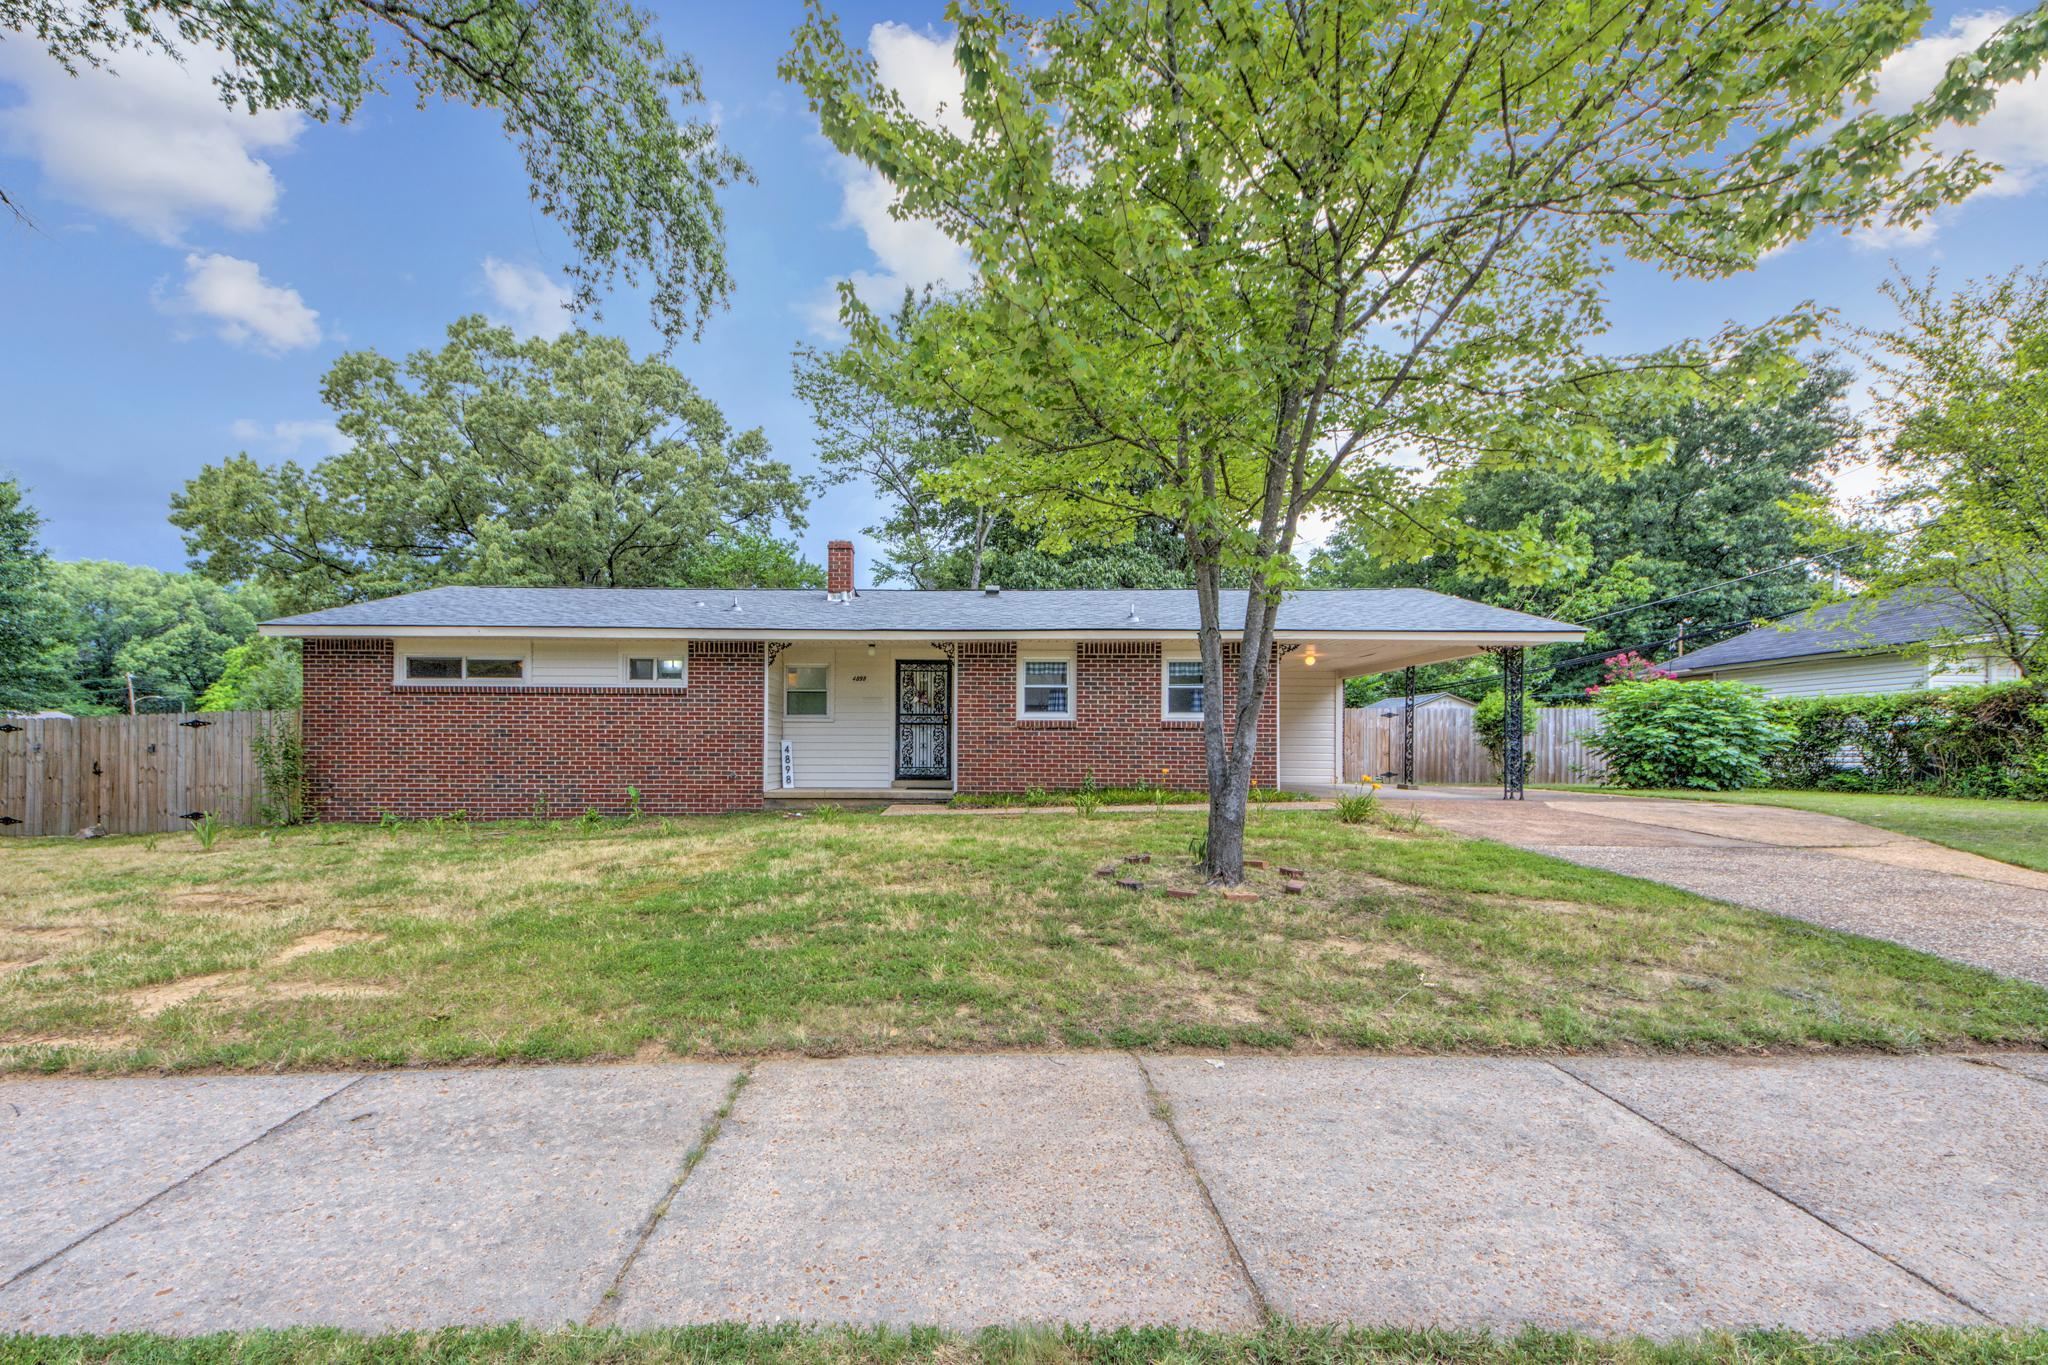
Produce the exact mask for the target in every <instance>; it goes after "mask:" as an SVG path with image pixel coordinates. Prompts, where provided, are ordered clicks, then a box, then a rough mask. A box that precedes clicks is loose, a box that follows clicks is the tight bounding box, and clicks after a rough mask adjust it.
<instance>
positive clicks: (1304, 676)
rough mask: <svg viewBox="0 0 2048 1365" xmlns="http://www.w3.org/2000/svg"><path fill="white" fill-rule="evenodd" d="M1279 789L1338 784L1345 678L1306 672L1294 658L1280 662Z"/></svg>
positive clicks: (1320, 670)
mask: <svg viewBox="0 0 2048 1365" xmlns="http://www.w3.org/2000/svg"><path fill="white" fill-rule="evenodd" d="M1276 681H1277V682H1278V684H1279V687H1280V699H1279V717H1280V749H1279V760H1280V785H1281V786H1282V787H1307V786H1321V785H1323V784H1325V783H1329V782H1335V781H1338V780H1339V777H1340V774H1339V773H1338V772H1337V760H1338V757H1339V754H1340V751H1341V750H1342V748H1343V744H1344V728H1343V727H1344V680H1343V679H1342V678H1340V677H1338V676H1337V675H1336V673H1334V672H1333V671H1331V670H1330V669H1328V668H1309V667H1307V666H1306V665H1304V664H1303V663H1302V662H1301V656H1300V655H1299V654H1290V655H1288V656H1287V657H1286V658H1284V659H1282V660H1281V661H1280V671H1279V674H1278V677H1277V678H1276Z"/></svg>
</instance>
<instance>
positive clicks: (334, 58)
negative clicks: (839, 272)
mask: <svg viewBox="0 0 2048 1365" xmlns="http://www.w3.org/2000/svg"><path fill="white" fill-rule="evenodd" d="M10 29H11V30H17V31H18V32H19V33H21V34H22V35H24V36H26V37H28V38H29V39H31V40H33V41H36V42H40V43H41V44H42V45H43V46H44V47H46V48H47V49H48V50H49V52H50V54H51V55H52V56H53V57H55V58H56V59H57V60H58V61H60V62H62V63H63V64H64V65H65V66H66V67H67V68H68V69H70V70H73V71H76V70H77V69H79V68H80V67H84V66H93V67H106V68H110V69H113V70H115V71H118V70H119V68H120V61H121V57H122V55H123V54H125V53H134V52H155V53H163V54H167V55H169V56H172V57H175V58H178V59H181V60H182V59H185V58H186V57H188V56H190V55H192V54H194V53H202V52H203V53H213V52H217V53H219V54H221V56H222V58H223V64H222V67H221V70H220V72H219V74H218V75H217V76H216V77H215V79H214V84H215V85H216V87H217V88H218V89H219V91H220V96H221V99H222V100H223V101H224V102H225V103H227V104H228V105H230V106H241V107H243V108H246V109H248V110H250V111H252V112H253V111H256V110H263V109H294V110H298V111H299V112H301V113H304V114H307V115H309V116H311V117H312V118H315V119H319V120H322V121H325V120H329V119H332V120H337V121H344V122H345V121H347V120H348V119H350V118H352V117H354V115H355V114H356V113H357V111H358V110H359V109H360V108H361V107H362V105H363V103H364V101H365V100H367V99H369V98H370V97H372V96H374V95H378V94H381V93H383V92H384V88H385V82H386V80H388V79H389V78H390V77H391V76H393V75H396V76H398V77H399V78H401V79H402V80H403V81H404V82H405V83H406V84H407V85H409V86H410V87H411V90H412V92H413V93H414V94H415V95H416V96H417V98H418V100H419V102H420V103H422V104H424V103H425V102H426V101H428V100H430V99H444V100H450V101H453V102H456V103H459V104H467V105H471V106H474V107H476V108H479V109H487V110H490V111H492V112H494V113H496V114H497V115H498V116H499V117H500V118H501V119H502V120H503V123H504V127H505V133H506V135H507V136H508V137H509V138H511V139H512V141H513V142H514V144H515V145H516V146H517V147H518V148H519V153H520V156H521V157H522V158H523V160H524V161H525V165H526V174H527V178H528V181H529V183H530V185H531V190H532V197H533V201H534V203H536V204H538V205H539V206H540V209H541V211H542V212H543V213H545V214H547V215H548V216H549V217H550V218H553V219H554V220H555V221H556V222H557V223H559V224H560V225H561V227H562V229H563V230H564V231H565V232H566V233H567V234H568V236H569V239H570V241H571V243H572V244H573V245H574V247H575V250H576V253H577V257H578V259H577V260H576V261H575V262H574V263H572V264H571V265H569V266H568V267H567V271H568V274H569V276H570V278H571V280H572V281H573V282H574V284H575V289H576V296H577V301H578V302H579V304H581V305H583V306H586V307H587V306H591V305H594V304H595V303H596V301H597V298H598V295H599V293H600V292H601V291H602V290H603V289H604V288H605V287H607V286H608V285H609V284H610V283H611V282H612V281H613V280H614V279H617V278H620V277H623V278H624V279H626V280H627V281H629V282H633V283H638V282H640V281H642V280H644V281H645V282H646V284H647V286H648V289H649V294H650V298H651V302H650V308H651V310H652V314H653V320H654V323H655V326H656V327H657V328H659V329H660V331H661V332H662V333H663V334H664V335H666V336H669V337H676V336H679V335H682V334H683V333H686V332H690V331H693V330H695V329H698V328H701V326H702V325H703V322H704V319H705V317H706V316H707V315H708V313H709V312H710V310H711V309H712V308H714V307H716V306H717V305H718V304H719V303H720V302H721V301H723V300H724V299H725V297H726V296H727V295H728V294H729V293H730V292H731V290H732V277H731V275H730V274H729V273H728V272H727V269H726V261H725V242H724V217H723V214H722V213H721V211H720V209H719V205H718V199H717V192H718V191H719V190H720V189H721V188H723V187H725V186H728V185H730V184H732V183H733V182H735V181H736V180H741V179H744V178H746V177H747V175H748V171H747V167H746V165H745V163H744V162H743V161H741V160H740V158H739V157H737V156H735V155H734V154H733V153H731V152H730V151H727V150H726V149H724V148H723V147H721V146H720V145H719V143H718V136H717V133H718V130H717V127H716V125H715V124H714V123H713V122H712V121H711V120H709V119H706V118H701V117H698V118H684V117H681V116H679V115H678V112H677V110H678V108H680V107H687V106H691V105H697V104H701V103H702V101H703V89H702V85H701V82H700V79H699V75H698V71H697V67H696V64H695V63H694V62H693V61H692V60H691V59H690V58H689V57H687V56H681V55H676V54H672V53H670V52H668V51H667V50H666V49H665V48H664V47H663V45H662V42H661V39H660V38H659V37H657V36H656V34H655V32H654V21H653V17H652V16H651V15H649V14H647V13H646V12H645V11H642V10H639V9H636V8H634V7H633V6H631V5H630V4H625V3H620V0H405V2H404V3H399V0H328V2H327V3H322V4H312V5H307V4H296V3H290V0H151V3H142V2H141V0H0V30H10ZM0 205H6V206H8V207H12V208H15V209H16V211H17V212H20V211H21V210H20V205H19V203H18V201H17V200H15V199H10V198H9V197H8V195H7V193H6V190H5V187H4V186H0Z"/></svg>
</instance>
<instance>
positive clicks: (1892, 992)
mask: <svg viewBox="0 0 2048 1365" xmlns="http://www.w3.org/2000/svg"><path fill="white" fill-rule="evenodd" d="M1201 827H1202V817H1201V813H1200V812H1199V811H1191V810H1173V809H1168V810H1166V811H1164V812H1160V813H1154V812H1151V811H1146V812H1143V813H1139V814H1122V815H1119V814H1109V813H1104V814H1100V815H1097V816H1095V817H1093V818H1084V817H1081V816H1077V815H1074V814H1070V813H1029V812H1026V813H1017V814H1003V815H988V816H969V815H949V814H945V813H943V812H940V813H931V814H924V815H916V816H893V817H892V816H883V815H866V814H856V813H851V812H838V813H836V814H834V815H833V816H831V817H830V818H819V817H816V816H814V817H813V818H811V819H807V820H784V819H779V818H776V817H773V816H734V817H721V818H707V819H696V820H679V821H663V822H652V821H650V822H643V823H640V824H636V825H633V826H630V827H624V826H620V825H618V824H614V823H600V824H598V825H597V826H595V827H585V826H584V825H583V824H582V823H581V822H570V823H568V824H565V825H556V826H534V825H529V824H516V825H508V826H478V827H469V826H464V825H460V824H442V825H415V826H407V827H404V828H399V829H378V828H365V827H342V826H319V827H314V828H310V829H302V830H294V831H290V832H287V833H284V834H281V835H278V836H276V837H274V838H273V837H270V836H267V835H265V834H263V833H261V832H257V831H246V830H243V831H234V832H231V833H228V834H227V835H225V836H224V837H223V838H222V839H221V840H220V841H219V843H218V844H217V845H216V846H215V847H214V848H213V849H211V850H210V851H208V850H202V849H201V848H200V847H199V845H198V844H197V843H196V842H195V841H193V840H191V839H179V838H171V837H164V838H160V839H159V838H134V837H129V838H113V839H100V840H93V841H89V842H80V841H75V840H23V841H18V842H16V841H10V843H9V845H8V847H7V850H6V854H5V856H6V859H7V863H8V869H7V870H8V876H7V877H6V878H5V879H4V880H0V1066H4V1067H12V1068H17V1069H19V1068H29V1069H48V1070H58V1069H74V1070H82V1071H118V1070H148V1069H162V1070H176V1069H184V1068H192V1067H225V1068H248V1069H266V1070H267V1069H273V1068H280V1067H332V1066H359V1065H370V1066H375V1065H397V1064H406V1063H450V1062H459V1061H492V1060H534V1061H538V1060H574V1059H586V1058H602V1057H620V1056H634V1055H642V1056H659V1055H663V1054H664V1053H665V1052H666V1053H673V1054H680V1055H690V1056H752V1055H762V1054H775V1053H805V1054H811V1055H838V1054H845V1053H873V1052H893V1051H912V1050H932V1049H938V1050H946V1049H975V1048H989V1047H1009V1048H1059V1047H1117V1048H1125V1047H1144V1048H1164V1047H1199V1048H1223V1047H1252V1048H1270V1049H1293V1050H1300V1051H1338V1050H1349V1049H1369V1050H1402V1051H1425V1052H1437V1051H1518V1050H1530V1049H1560V1048H1570V1049H1589V1048H1635V1049H1647V1050H1695V1051H1730V1050H1758V1049H1779V1050H1783V1049H1801V1048H1827V1047H1869V1048H1883V1049H1894V1050H1911V1049H1919V1048H1929V1047H1945V1046H1953V1045H1960V1044H1966V1043H2009V1044H2033V1043H2041V1042H2043V1041H2044V1040H2048V991H2044V990H2042V989H2041V988H2039V987H2035V986H2031V985H2026V984H2023V983H2020V982H2015V981H2011V980H2006V979H2003V978H2000V977H1996V976H1993V975H1991V974H1989V973H1986V972H1982V971H1979V970H1976V969H1973V968H1969V967H1964V966H1960V965H1956V964H1953V963H1948V962H1944V961H1942V960H1939V959H1936V958H1933V957H1929V956H1927V955H1925V954H1921V953H1916V952H1912V951H1910V950H1908V949H1904V948H1900V947H1897V946H1895V945H1892V944H1887V943H1879V942H1874V941H1870V940H1864V939H1857V938H1854V937H1850V936H1846V935H1843V934H1839V933H1834V932H1831V931H1828V930H1824V929H1820V928H1818V927H1815V926H1812V925H1808V924H1804V923H1801V922H1799V921H1794V920H1787V919H1781V918H1778V917H1775V916H1771V915H1766V914H1762V913H1759V912H1755V911H1750V910H1743V909H1738V908H1735V907H1731V906H1726V905H1720V904H1716V903H1713V902H1709V901H1705V900H1702V899H1700V898H1698V897H1696V896H1692V895H1689V894H1687V893H1685V892H1682V891H1678V890H1675V889H1673V888H1670V887H1666V886H1661V885H1657V884H1655V883H1650V882H1642V881H1636V880H1633V879H1630V878H1627V877H1622V876H1617V875H1614V874H1610V873H1605V872H1599V871H1594V870H1590V869H1585V868H1579V867H1575V866H1572V865H1570V864H1567V863H1563V862H1559V861H1556V860H1553V859H1550V858H1546V857H1543V856H1541V855H1538V854H1533V853H1527V852H1523V851H1521V850H1518V849H1513V848H1509V847H1506V846H1505V845H1501V844H1494V843H1488V842H1483V841H1472V840H1464V839H1460V838H1457V837H1454V836H1451V835H1447V834H1441V833H1437V832H1434V831H1431V830H1428V829H1405V828H1394V829H1390V828H1387V827H1385V826H1384V825H1381V824H1368V825H1346V824H1342V823H1340V822H1339V821H1338V820H1337V819H1336V818H1335V816H1334V815H1333V814H1332V813H1331V812H1328V811H1316V810H1307V809H1299V808H1289V807H1284V806H1275V807H1270V808H1261V809H1258V810H1255V811H1254V813H1253V815H1252V822H1251V827H1250V834H1249V839H1248V847H1249V852H1250V853H1251V854H1252V855H1253V856H1255V857H1263V858H1266V859H1268V860H1269V861H1270V862H1271V863H1272V864H1273V865H1274V867H1273V868H1272V869H1268V870H1262V871H1258V872H1255V873H1253V874H1252V878H1251V882H1250V885H1251V887H1252V888H1253V889H1254V890H1257V891H1259V892H1260V893H1261V894H1260V896H1259V898H1258V899H1256V900H1253V901H1251V902H1249V903H1239V902H1234V901H1227V900H1225V899H1223V898H1222V897H1221V896H1220V895H1218V894H1217V893H1216V892H1214V891H1213V890H1208V889H1201V890H1198V892H1197V894H1196V895H1194V896H1193V897H1192V898H1190V899H1184V900H1177V899H1169V898H1167V897H1166V896H1165V895H1164V894H1162V890H1161V889H1162V888H1163V887H1165V886H1167V885H1169V884H1170V885H1174V886H1177V887H1181V888H1187V889H1194V888H1199V887H1200V881H1199V878H1198V876H1197V874H1196V873H1195V872H1194V870H1193V868H1192V866H1191V865H1190V863H1189V859H1188V847H1189V843H1190V840H1191V839H1192V838H1193V837H1194V836H1195V835H1196V834H1197V833H1198V832H1199V830H1200V829H1201ZM1137 853H1149V854H1151V855H1152V861H1151V862H1150V863H1149V864H1143V865H1135V867H1134V865H1128V864H1124V863H1122V862H1120V861H1119V860H1120V859H1122V858H1123V857H1124V856H1125V855H1129V854H1137ZM1281 866H1300V867H1305V868H1307V869H1308V870H1309V876H1308V879H1307V881H1308V888H1309V891H1308V894H1306V895H1300V896H1289V895H1282V894H1280V886H1279V880H1280V878H1279V876H1278V873H1277V868H1278V867H1281ZM1101 868H1114V869H1116V870H1118V871H1119V872H1122V871H1128V870H1133V869H1134V870H1136V871H1137V872H1138V873H1139V874H1140V875H1141V876H1142V877H1143V878H1144V879H1145V881H1146V883H1147V886H1146V889H1145V890H1143V891H1139V892H1133V891H1129V890H1126V889H1124V888H1122V887H1119V886H1118V885H1116V884H1115V883H1114V881H1112V880H1108V879H1105V878H1102V877H1098V876H1096V875H1094V873H1095V872H1096V871H1097V870H1098V869H1101Z"/></svg>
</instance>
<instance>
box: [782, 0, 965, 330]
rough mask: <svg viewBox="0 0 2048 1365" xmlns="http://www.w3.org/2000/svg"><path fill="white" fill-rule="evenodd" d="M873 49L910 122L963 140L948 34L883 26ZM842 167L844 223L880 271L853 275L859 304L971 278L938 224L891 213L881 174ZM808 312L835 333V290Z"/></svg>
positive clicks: (880, 304)
mask: <svg viewBox="0 0 2048 1365" xmlns="http://www.w3.org/2000/svg"><path fill="white" fill-rule="evenodd" d="M868 51H869V53H870V54H871V55H872V56H873V57H874V59H875V71H876V74H877V75H878V76H880V77H881V79H882V82H883V83H884V84H885V85H888V86H889V87H890V88H891V89H893V90H895V92H896V93H897V95H898V96H899V97H901V99H902V100H903V106H904V108H905V109H906V110H908V111H909V113H910V114H911V116H912V117H913V118H916V119H919V120H921V121H922V122H925V123H929V124H932V125H933V126H934V127H938V128H943V129H945V130H946V131H948V132H950V133H953V134H956V135H960V136H964V135H966V133H967V132H968V123H967V120H966V118H965V116H964V115H963V114H962V113H961V112H960V102H961V100H962V98H963V96H964V94H965V91H966V82H965V78H964V77H963V76H962V75H961V73H960V68H959V67H957V66H955V65H954V64H953V40H952V38H951V37H950V36H942V35H939V34H931V33H920V32H918V31H917V30H916V29H913V28H909V27H907V26H905V25H903V24H892V23H880V24H876V25H875V26H874V27H873V28H871V29H869V30H868ZM839 169H840V213H839V225H840V226H841V227H850V228H859V229H860V231H861V234H862V236H864V237H865V238H866V239H867V244H868V250H869V251H871V252H873V253H874V257H875V262H876V264H877V266H878V267H879V268H878V269H875V270H856V271H854V272H853V273H852V274H851V275H850V276H849V277H848V279H849V280H850V281H851V283H852V284H853V288H854V292H855V293H856V294H858V295H859V296H860V298H861V300H862V302H864V303H866V304H867V305H868V306H869V307H871V308H875V309H887V308H893V307H894V306H895V305H896V303H897V301H898V300H899V299H900V298H901V297H902V295H903V291H904V290H905V289H919V288H922V287H924V286H925V285H927V284H950V285H953V286H956V287H958V286H962V285H965V284H967V283H968V282H969V281H970V280H972V279H973V277H974V267H973V262H972V261H971V260H970V259H969V257H968V255H967V252H966V250H965V249H964V248H962V247H961V245H960V244H959V243H958V242H956V241H954V240H953V239H952V238H950V237H948V236H947V235H946V234H945V233H944V232H942V231H941V230H940V229H939V227H938V226H937V225H936V224H934V223H931V222H929V221H926V220H924V219H918V218H898V217H897V216H895V214H893V213H892V212H890V208H891V205H893V204H894V203H895V200H896V192H895V190H894V188H893V187H892V186H891V185H890V184H889V182H888V181H887V180H885V179H884V178H883V177H882V176H881V175H880V174H879V173H878V172H876V171H873V170H870V169H869V168H867V167H865V166H862V165H860V164H859V163H857V162H855V161H853V160H851V159H850V158H842V159H841V161H840V168H839ZM808 312H809V317H810V324H811V330H812V331H814V332H816V333H818V334H819V335H820V336H826V337H830V336H834V335H837V334H838V332H839V295H838V291H837V289H836V287H832V288H827V289H825V290H824V291H822V292H821V294H820V296H819V297H818V298H817V299H816V300H815V301H814V302H813V303H812V305H811V307H810V309H809V310H808Z"/></svg>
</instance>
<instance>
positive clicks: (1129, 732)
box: [954, 640, 1279, 792]
mask: <svg viewBox="0 0 2048 1365" xmlns="http://www.w3.org/2000/svg"><path fill="white" fill-rule="evenodd" d="M1224 665H1225V682H1224V696H1223V703H1224V706H1225V707H1226V708H1230V707H1235V706H1236V704H1237V683H1236V676H1237V646H1235V645H1232V644H1226V645H1225V646H1224ZM954 667H956V668H957V669H958V670H959V673H960V676H959V681H958V684H957V691H958V698H959V699H958V702H957V710H958V714H957V716H956V718H955V721H954V723H955V724H956V725H957V726H958V727H959V739H958V747H959V761H958V768H959V772H958V783H957V785H958V786H959V788H960V790H961V791H963V792H1021V791H1026V790H1028V789H1030V788H1032V787H1043V788H1045V789H1046V790H1047V791H1059V790H1063V789H1072V788H1076V787H1079V786H1081V785H1082V784H1083V783H1085V782H1086V781H1087V780H1088V778H1089V777H1091V776H1092V777H1093V778H1094V779H1095V781H1096V783H1097V784H1098V785H1100V786H1104V787H1112V786H1139V785H1150V784H1153V783H1163V785H1165V786H1168V787H1173V788H1178V789H1187V790H1200V789H1202V788H1204V787H1206V786H1208V772H1207V764H1206V760H1205V759H1204V757H1203V751H1202V726H1201V722H1199V721H1192V722H1190V721H1166V720H1161V719H1160V715H1159V713H1160V707H1161V701H1162V698H1161V692H1160V689H1161V678H1160V669H1161V655H1160V647H1159V645H1158V644H1157V643H1155V642H1151V641H1126V640H1117V641H1098V642H1094V643H1090V642H1088V641H1082V642H1081V643H1080V644H1079V645H1078V646H1077V647H1076V657H1075V661H1074V718H1073V719H1072V720H1070V721H1045V720H1019V719H1017V646H1016V645H1015V644H1013V643H1011V642H1009V641H1001V642H972V643H969V642H963V643H961V644H960V645H958V646H956V648H955V663H954ZM1276 704H1277V702H1276V697H1275V693H1274V690H1273V688H1272V687H1271V686H1270V685H1269V686H1268V687H1267V689H1266V698H1265V704H1264V706H1263V707H1261V708H1260V711H1259V733H1258V747H1257V750H1256V753H1255V756H1254V758H1253V769H1252V771H1253V776H1254V778H1255V779H1256V780H1257V781H1258V783H1259V784H1260V785H1261V786H1264V787H1269V788H1270V787H1272V786H1274V785H1275V775H1276V773H1277V772H1278V768H1277V766H1276V758H1275V755H1276V750H1277V746H1276V743H1275V736H1276V735H1277V734H1278V733H1279V728H1278V724H1277V720H1276ZM1225 714H1226V715H1228V714H1229V711H1228V710H1226V711H1225ZM1161 767H1164V768H1166V770H1167V771H1166V773H1165V774H1164V776H1163V777H1162V775H1161V773H1160V771H1159V770H1160V768H1161Z"/></svg>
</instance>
